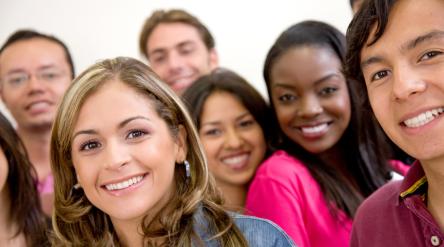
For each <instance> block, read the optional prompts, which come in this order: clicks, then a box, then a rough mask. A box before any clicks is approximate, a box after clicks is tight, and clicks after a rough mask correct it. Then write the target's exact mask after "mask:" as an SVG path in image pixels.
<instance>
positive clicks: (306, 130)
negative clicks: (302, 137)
mask: <svg viewBox="0 0 444 247" xmlns="http://www.w3.org/2000/svg"><path fill="white" fill-rule="evenodd" d="M327 127H328V124H327V123H323V124H320V125H317V126H314V127H302V128H301V130H302V133H306V134H316V133H320V132H322V131H324V130H326V129H327Z"/></svg>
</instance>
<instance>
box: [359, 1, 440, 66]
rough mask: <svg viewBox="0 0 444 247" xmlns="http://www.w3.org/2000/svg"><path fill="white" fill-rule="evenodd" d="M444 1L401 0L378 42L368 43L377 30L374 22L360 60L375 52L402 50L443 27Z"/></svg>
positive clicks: (397, 3) (392, 10)
mask: <svg viewBox="0 0 444 247" xmlns="http://www.w3.org/2000/svg"><path fill="white" fill-rule="evenodd" d="M443 11H444V1H441V0H422V1H417V0H400V1H398V2H396V3H395V4H394V6H393V7H392V9H391V11H390V15H389V18H388V23H387V25H386V28H385V30H384V33H383V35H382V36H381V37H380V38H379V39H378V41H376V43H374V44H372V45H371V46H368V44H369V43H370V42H371V41H372V40H373V37H374V34H375V32H376V24H375V25H373V27H372V29H371V32H370V35H369V38H368V39H367V42H366V44H364V46H363V48H362V50H361V62H362V61H363V60H364V59H366V57H368V56H372V55H375V53H381V54H377V55H382V54H385V53H393V52H401V48H402V47H403V46H405V44H407V43H408V42H409V41H412V40H414V39H415V38H417V37H419V36H421V35H424V34H426V33H429V32H432V31H439V30H444V15H443V14H442V13H443Z"/></svg>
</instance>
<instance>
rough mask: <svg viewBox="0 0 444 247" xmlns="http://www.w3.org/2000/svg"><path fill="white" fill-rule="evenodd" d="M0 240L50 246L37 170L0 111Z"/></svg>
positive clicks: (21, 244)
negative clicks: (37, 185)
mask: <svg viewBox="0 0 444 247" xmlns="http://www.w3.org/2000/svg"><path fill="white" fill-rule="evenodd" d="M0 147H1V149H0V243H2V246H49V242H48V237H47V232H46V230H47V224H46V220H45V216H44V214H43V211H42V209H41V207H40V201H39V196H38V193H37V188H36V174H35V170H34V168H33V166H32V165H31V163H30V162H29V160H28V155H27V154H26V151H25V148H24V146H23V144H22V142H21V141H20V138H19V137H18V136H17V134H16V133H15V130H14V128H13V127H12V125H11V124H10V123H9V121H8V120H7V119H6V117H5V116H3V115H2V114H1V113H0Z"/></svg>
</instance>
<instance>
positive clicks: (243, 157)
mask: <svg viewBox="0 0 444 247" xmlns="http://www.w3.org/2000/svg"><path fill="white" fill-rule="evenodd" d="M249 158H250V154H249V153H242V154H237V155H230V156H226V157H224V158H222V159H221V162H222V163H223V164H225V165H227V166H228V167H230V168H233V169H241V168H243V167H245V166H246V165H247V164H248V159H249Z"/></svg>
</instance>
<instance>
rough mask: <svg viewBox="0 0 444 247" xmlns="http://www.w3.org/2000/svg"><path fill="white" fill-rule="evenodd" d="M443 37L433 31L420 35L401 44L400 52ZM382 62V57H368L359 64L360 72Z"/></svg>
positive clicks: (439, 32)
mask: <svg viewBox="0 0 444 247" xmlns="http://www.w3.org/2000/svg"><path fill="white" fill-rule="evenodd" d="M443 37H444V31H440V30H434V31H431V32H428V33H426V34H423V35H420V36H418V37H416V38H415V39H413V40H410V41H408V42H406V43H405V44H403V45H402V46H401V51H408V50H412V49H414V48H416V47H417V46H418V45H420V44H422V43H424V42H427V41H430V40H434V39H440V38H443ZM384 60H385V59H384V58H383V57H382V56H372V57H369V58H367V59H365V60H364V61H362V62H361V70H362V69H364V68H365V67H368V66H369V65H371V64H374V63H380V62H382V61H384Z"/></svg>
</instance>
